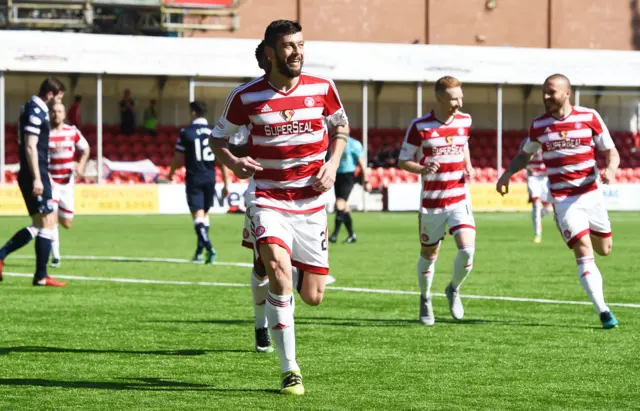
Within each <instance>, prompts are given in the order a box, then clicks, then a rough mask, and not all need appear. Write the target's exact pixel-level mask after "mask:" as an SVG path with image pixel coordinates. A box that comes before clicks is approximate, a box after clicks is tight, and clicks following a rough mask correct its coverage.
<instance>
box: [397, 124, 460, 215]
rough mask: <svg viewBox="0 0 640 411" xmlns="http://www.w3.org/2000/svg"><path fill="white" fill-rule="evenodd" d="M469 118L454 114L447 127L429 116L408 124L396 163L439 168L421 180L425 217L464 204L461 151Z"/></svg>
mask: <svg viewBox="0 0 640 411" xmlns="http://www.w3.org/2000/svg"><path fill="white" fill-rule="evenodd" d="M470 128H471V116H470V115H468V114H465V113H460V112H458V113H456V114H455V115H454V116H453V117H452V118H451V119H450V120H449V122H448V123H443V122H441V121H440V120H438V119H437V118H436V116H435V115H434V114H433V112H431V113H429V114H427V115H426V116H423V117H420V118H417V119H415V120H413V121H412V122H411V124H410V125H409V128H408V129H407V133H406V135H405V138H404V143H403V145H402V151H401V152H400V156H399V159H400V160H403V161H414V158H415V155H416V152H418V149H419V148H421V149H422V151H421V152H418V162H419V163H420V164H423V165H424V164H426V163H428V162H429V161H433V160H435V161H437V162H438V163H439V164H440V168H439V169H438V171H437V172H436V173H434V174H428V175H425V176H423V179H422V180H423V187H422V208H421V212H422V213H426V214H437V213H442V212H444V211H448V210H451V209H453V208H456V207H460V206H462V205H466V204H467V202H466V201H467V186H466V183H465V177H464V148H465V146H466V145H467V144H468V141H469V129H470Z"/></svg>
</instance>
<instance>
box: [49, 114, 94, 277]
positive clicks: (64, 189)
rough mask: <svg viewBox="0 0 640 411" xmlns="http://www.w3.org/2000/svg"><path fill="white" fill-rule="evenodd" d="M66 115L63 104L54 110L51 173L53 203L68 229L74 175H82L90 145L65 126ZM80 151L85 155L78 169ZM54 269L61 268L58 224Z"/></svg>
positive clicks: (53, 242) (75, 130)
mask: <svg viewBox="0 0 640 411" xmlns="http://www.w3.org/2000/svg"><path fill="white" fill-rule="evenodd" d="M65 117H66V114H65V107H64V104H62V103H55V104H54V105H53V107H52V108H51V126H52V127H51V134H50V136H49V174H50V175H51V179H52V180H53V182H54V185H53V201H54V203H55V204H56V207H57V208H58V215H57V217H58V218H57V219H58V222H59V223H60V224H61V225H62V226H63V227H64V228H66V229H69V228H71V224H72V223H73V210H74V200H73V175H74V171H75V172H76V173H77V174H79V175H82V174H84V169H85V166H86V164H87V160H89V154H90V151H89V143H87V140H85V138H84V137H83V136H82V134H81V133H80V130H78V129H77V128H76V127H75V126H69V125H66V124H65V123H64V120H65ZM76 150H78V151H80V152H82V156H81V157H80V160H79V161H78V164H77V165H76V166H75V168H74V158H75V152H76ZM51 266H52V267H60V234H59V231H58V224H55V225H54V228H53V238H52V240H51Z"/></svg>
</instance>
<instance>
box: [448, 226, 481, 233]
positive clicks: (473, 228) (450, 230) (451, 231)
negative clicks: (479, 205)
mask: <svg viewBox="0 0 640 411" xmlns="http://www.w3.org/2000/svg"><path fill="white" fill-rule="evenodd" d="M463 228H470V229H472V230H473V231H475V230H476V227H475V226H472V225H471V224H460V225H456V226H453V227H451V228H450V229H449V234H451V235H453V232H454V231H458V230H460V229H463Z"/></svg>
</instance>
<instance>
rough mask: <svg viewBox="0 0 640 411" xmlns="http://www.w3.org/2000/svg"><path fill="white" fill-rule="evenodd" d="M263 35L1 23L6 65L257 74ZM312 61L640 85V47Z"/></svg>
mask: <svg viewBox="0 0 640 411" xmlns="http://www.w3.org/2000/svg"><path fill="white" fill-rule="evenodd" d="M258 42H259V40H252V39H222V38H167V37H143V36H114V35H99V34H78V33H61V32H42V31H0V71H16V72H37V73H80V74H91V73H94V74H98V73H102V74H113V75H144V76H151V75H168V76H194V77H226V78H242V77H256V76H258V75H260V74H261V71H260V70H259V69H258V67H257V64H256V61H255V57H254V50H255V47H256V46H257V44H258ZM305 69H306V70H308V71H309V72H313V73H315V74H319V75H324V76H328V77H331V78H333V79H335V80H343V81H362V80H367V81H389V82H418V81H422V82H434V81H435V80H437V79H438V78H440V77H441V76H443V75H453V76H456V77H458V78H459V79H460V80H462V81H463V82H466V83H480V84H498V83H501V84H532V85H536V84H541V83H542V82H543V81H544V79H545V78H546V77H547V76H548V75H549V74H553V73H556V72H559V73H563V74H565V75H567V76H568V77H569V78H570V79H571V81H572V83H573V84H574V85H580V86H608V87H636V86H640V80H639V74H638V73H640V53H638V52H633V51H610V50H566V49H531V48H513V47H472V46H439V45H410V44H380V43H351V42H321V41H309V42H307V47H306V62H305Z"/></svg>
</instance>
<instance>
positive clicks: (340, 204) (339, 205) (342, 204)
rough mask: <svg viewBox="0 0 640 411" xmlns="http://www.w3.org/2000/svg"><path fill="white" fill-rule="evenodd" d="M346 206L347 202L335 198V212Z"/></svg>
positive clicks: (342, 209)
mask: <svg viewBox="0 0 640 411" xmlns="http://www.w3.org/2000/svg"><path fill="white" fill-rule="evenodd" d="M346 206H347V202H346V201H345V200H344V199H343V198H337V199H336V212H338V211H344V209H345V208H346Z"/></svg>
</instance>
